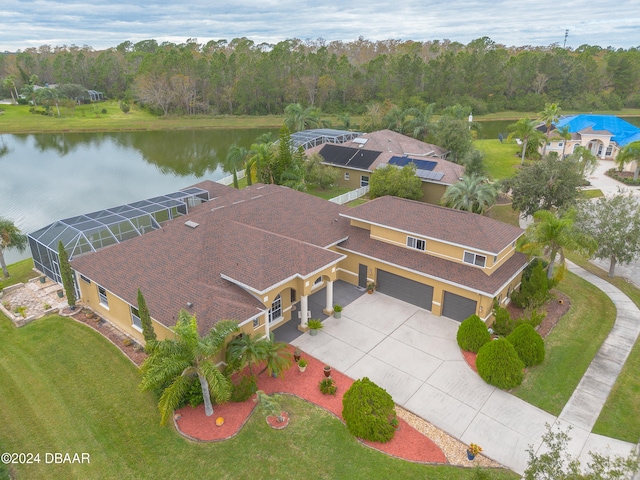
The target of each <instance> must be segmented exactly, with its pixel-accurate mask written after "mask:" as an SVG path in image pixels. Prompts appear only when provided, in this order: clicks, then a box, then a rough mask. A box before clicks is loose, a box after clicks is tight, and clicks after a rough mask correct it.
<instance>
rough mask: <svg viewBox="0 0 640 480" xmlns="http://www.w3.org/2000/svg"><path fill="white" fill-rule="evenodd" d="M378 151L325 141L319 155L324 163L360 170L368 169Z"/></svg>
mask: <svg viewBox="0 0 640 480" xmlns="http://www.w3.org/2000/svg"><path fill="white" fill-rule="evenodd" d="M380 153H381V152H376V151H374V150H361V149H359V148H351V147H344V146H341V145H333V144H330V143H327V144H326V145H325V146H324V147H322V149H321V150H320V155H322V157H323V158H324V160H325V162H326V163H330V164H332V165H340V166H343V167H353V168H359V169H362V170H369V167H370V166H371V164H372V163H373V162H374V161H375V160H376V158H378V156H379V155H380Z"/></svg>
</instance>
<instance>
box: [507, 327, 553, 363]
mask: <svg viewBox="0 0 640 480" xmlns="http://www.w3.org/2000/svg"><path fill="white" fill-rule="evenodd" d="M507 340H508V341H509V343H510V344H511V345H513V348H514V349H515V351H516V353H517V354H518V357H520V360H522V363H524V365H525V366H526V367H531V366H533V365H540V364H541V363H542V362H543V361H544V341H543V340H542V337H541V336H540V334H539V333H538V332H536V331H535V329H534V328H533V327H532V326H531V325H529V324H528V323H523V324H521V325H519V326H518V328H516V329H515V330H514V331H513V333H511V334H510V335H509V336H508V337H507Z"/></svg>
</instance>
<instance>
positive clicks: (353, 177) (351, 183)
mask: <svg viewBox="0 0 640 480" xmlns="http://www.w3.org/2000/svg"><path fill="white" fill-rule="evenodd" d="M335 168H337V169H338V170H339V171H340V176H339V177H338V186H340V187H346V188H348V189H350V190H357V189H358V188H360V180H361V178H360V177H362V176H363V175H364V176H366V177H369V180H371V172H363V171H361V170H352V169H350V168H342V167H335ZM345 173H348V174H349V180H345V178H344V176H345Z"/></svg>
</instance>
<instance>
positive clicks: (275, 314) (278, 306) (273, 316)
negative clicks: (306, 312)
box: [269, 294, 282, 323]
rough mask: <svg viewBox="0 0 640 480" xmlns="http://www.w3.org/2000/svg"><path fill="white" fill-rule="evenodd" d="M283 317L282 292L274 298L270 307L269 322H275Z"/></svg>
mask: <svg viewBox="0 0 640 480" xmlns="http://www.w3.org/2000/svg"><path fill="white" fill-rule="evenodd" d="M280 317H282V298H281V297H280V294H278V296H277V297H276V298H274V300H273V304H271V308H270V309H269V323H273V322H275V321H276V320H278V319H279V318H280Z"/></svg>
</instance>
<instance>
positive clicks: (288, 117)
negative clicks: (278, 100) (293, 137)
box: [284, 103, 326, 132]
mask: <svg viewBox="0 0 640 480" xmlns="http://www.w3.org/2000/svg"><path fill="white" fill-rule="evenodd" d="M284 114H285V119H284V124H285V125H286V126H287V128H288V129H289V131H290V132H299V131H300V130H306V129H308V128H318V127H320V126H323V125H325V124H326V122H323V121H322V120H320V109H319V108H317V107H313V106H311V107H307V108H303V107H302V105H300V104H299V103H291V104H289V105H287V106H286V107H285V109H284Z"/></svg>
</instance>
